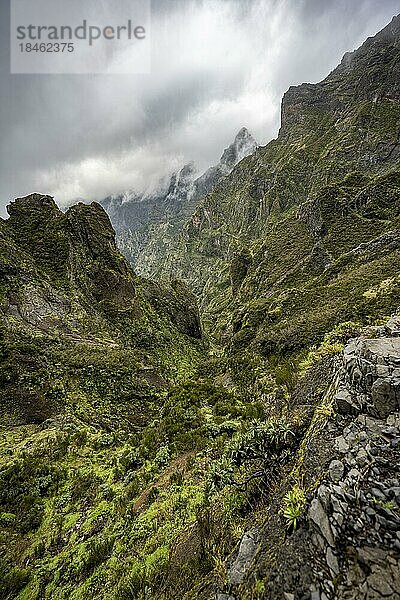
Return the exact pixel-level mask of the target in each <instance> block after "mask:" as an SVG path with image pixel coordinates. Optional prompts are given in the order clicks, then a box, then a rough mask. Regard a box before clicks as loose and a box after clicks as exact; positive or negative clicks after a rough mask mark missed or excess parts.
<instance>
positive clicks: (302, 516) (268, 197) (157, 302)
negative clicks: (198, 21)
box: [0, 17, 400, 600]
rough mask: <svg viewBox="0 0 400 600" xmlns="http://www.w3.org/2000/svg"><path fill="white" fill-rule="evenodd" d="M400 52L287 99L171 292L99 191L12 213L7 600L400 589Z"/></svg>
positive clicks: (169, 268)
mask: <svg viewBox="0 0 400 600" xmlns="http://www.w3.org/2000/svg"><path fill="white" fill-rule="evenodd" d="M399 44H400V17H396V18H395V19H394V20H393V21H392V23H391V24H390V25H388V27H387V28H385V29H384V30H383V31H382V32H380V33H379V34H378V35H377V36H376V37H375V38H371V39H369V40H367V42H366V43H365V44H364V45H363V46H362V47H361V48H360V49H359V50H357V51H355V52H354V53H353V54H351V55H346V56H345V58H344V59H343V61H342V63H341V65H340V66H339V67H338V68H337V69H336V70H335V71H333V73H331V75H330V76H328V78H327V79H326V80H325V81H324V82H322V83H320V84H316V85H310V84H305V85H303V86H300V87H298V88H291V89H290V90H289V92H288V93H287V94H286V95H285V97H284V100H283V104H282V127H281V130H280V134H279V137H278V139H277V140H274V141H272V142H271V143H270V144H269V145H268V146H266V147H265V148H258V149H257V150H256V152H255V153H253V154H252V155H251V156H249V157H247V158H244V160H242V161H240V163H239V164H238V165H237V166H236V167H235V168H234V169H233V171H232V172H231V173H230V174H227V175H226V176H225V177H224V178H223V179H221V181H220V183H218V184H217V185H216V187H215V188H214V189H213V191H212V192H211V193H209V194H208V195H206V197H205V199H204V200H203V201H201V202H200V205H199V206H198V207H197V208H196V210H195V212H194V214H193V216H191V217H190V218H189V220H188V221H187V222H186V224H184V225H183V226H182V224H181V223H180V224H179V226H182V230H181V231H180V234H179V239H178V242H177V243H176V244H175V240H176V235H175V234H176V232H174V236H173V240H172V242H173V243H172V242H171V240H169V242H168V244H169V246H168V247H169V248H171V247H172V246H171V244H172V245H174V244H175V245H174V248H173V250H171V252H170V255H169V256H166V257H164V258H163V262H162V264H161V265H160V271H161V272H162V274H163V275H164V276H165V277H164V279H165V280H167V279H168V276H170V275H172V279H171V281H169V282H168V283H159V282H154V281H149V280H146V279H144V278H143V277H139V276H138V275H136V274H135V272H134V270H132V268H131V266H130V265H129V264H128V262H127V260H126V259H125V258H124V257H123V256H122V255H121V254H120V252H119V251H118V250H117V247H116V244H115V233H114V231H113V228H112V226H111V223H110V221H109V219H108V217H107V215H106V213H105V211H104V210H103V209H102V208H101V206H100V205H98V204H96V203H93V204H91V205H83V204H79V205H77V206H74V207H71V208H70V209H69V210H68V211H66V213H62V212H61V211H60V210H59V209H58V207H57V206H56V204H55V202H54V200H53V199H52V198H50V197H49V196H44V195H40V194H34V195H31V196H28V197H26V198H21V199H18V200H16V201H15V203H13V204H11V205H10V206H9V208H8V211H9V215H10V217H9V219H7V220H5V221H3V220H1V221H0V242H1V245H0V274H1V280H0V327H1V334H2V337H1V341H0V377H1V390H0V410H1V416H2V428H1V430H0V444H1V448H2V453H1V458H0V582H1V583H0V589H1V592H0V596H1V597H3V598H19V599H20V600H31V599H32V600H39V599H42V598H52V599H53V598H54V599H57V600H66V599H67V598H68V599H69V598H71V599H73V600H86V598H89V597H90V598H95V599H99V600H100V599H103V598H111V599H115V600H117V599H118V600H119V599H125V598H138V599H142V600H144V599H149V598H154V599H164V600H167V599H171V600H172V599H175V598H186V599H187V600H192V599H194V598H198V599H204V600H205V599H206V598H207V599H210V600H211V599H213V600H242V599H243V600H246V599H249V600H261V599H264V598H271V599H276V600H278V599H279V600H281V598H284V600H300V599H304V600H327V599H328V600H334V599H340V600H345V599H350V598H356V599H359V600H367V599H368V600H369V599H373V600H375V599H376V600H380V599H381V598H398V597H399V576H400V573H399V571H400V567H399V564H400V563H399V559H400V540H399V537H398V529H399V523H400V497H399V489H400V488H399V479H398V467H397V465H398V460H399V448H400V421H399V411H400V396H399V389H400V383H399V382H400V370H399V369H400V362H399V361H400V348H399V343H398V341H399V340H400V337H399V335H400V334H399V332H400V326H399V320H398V317H392V318H390V317H391V315H392V314H394V313H398V310H399V307H400V274H399V258H400V256H399V255H400V231H399V225H400V173H399V163H400V154H399V151H400V146H399V140H398V132H399V131H400V105H399V102H400V89H399V82H400V73H399V64H400V63H399ZM213 187H214V186H213ZM197 201H199V199H198V200H196V202H197ZM161 254H162V252H161ZM181 278H182V279H183V280H185V281H186V283H182V282H181V281H180V279H181ZM190 288H191V289H192V290H194V292H195V294H196V295H197V297H198V299H199V302H200V311H201V314H202V317H203V326H202V325H201V323H200V319H199V312H198V309H197V305H196V301H195V297H194V295H193V293H192V292H191V291H190ZM203 329H204V330H205V332H206V334H204V333H203Z"/></svg>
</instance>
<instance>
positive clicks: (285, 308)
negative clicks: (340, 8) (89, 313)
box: [161, 17, 400, 353]
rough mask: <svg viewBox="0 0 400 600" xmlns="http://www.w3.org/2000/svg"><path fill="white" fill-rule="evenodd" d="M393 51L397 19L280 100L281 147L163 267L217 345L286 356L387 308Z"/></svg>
mask: <svg viewBox="0 0 400 600" xmlns="http://www.w3.org/2000/svg"><path fill="white" fill-rule="evenodd" d="M399 48H400V17H396V18H394V19H393V21H392V22H391V23H390V24H389V25H388V26H387V27H386V28H385V29H384V30H383V31H382V32H380V33H379V34H378V35H376V36H375V37H374V38H370V39H368V40H367V41H366V42H365V43H364V44H363V46H362V47H361V48H359V49H358V50H356V51H355V52H353V53H351V54H347V55H346V56H345V57H344V58H343V61H342V63H341V64H340V65H339V67H338V68H337V69H335V70H334V71H333V72H332V73H331V74H330V75H329V76H328V77H327V78H326V79H325V80H324V81H323V82H322V83H319V84H304V85H301V86H299V87H294V88H290V90H289V91H288V92H287V93H286V94H285V96H284V98H283V102H282V127H281V130H280V133H279V136H278V138H277V139H276V140H274V141H272V142H271V143H270V144H268V145H267V146H266V147H264V148H259V149H258V150H257V151H256V152H255V153H254V154H253V155H252V156H250V157H248V158H246V159H245V160H243V161H242V162H241V163H240V164H239V165H238V166H237V167H236V168H235V169H234V171H233V172H232V174H231V175H230V176H229V177H227V178H226V179H224V180H223V182H221V183H220V184H219V185H218V186H217V187H216V189H215V190H214V191H213V192H212V193H211V194H209V195H208V196H207V197H206V198H205V200H204V201H203V202H202V203H201V204H200V206H199V207H198V209H197V210H196V211H195V213H194V215H193V216H192V218H191V219H190V220H189V221H188V222H187V223H186V224H185V226H184V227H183V230H182V232H181V234H180V237H179V242H178V244H177V245H176V247H175V248H174V250H173V251H172V252H171V253H170V255H169V256H166V257H164V263H163V265H162V269H161V270H162V271H163V272H164V273H166V274H168V273H173V274H174V276H178V277H179V278H183V279H184V280H186V281H187V282H188V283H189V284H190V286H191V287H192V289H194V290H195V292H196V293H197V295H198V297H199V299H200V302H201V311H202V313H203V315H204V322H205V326H206V327H208V328H209V329H211V328H212V332H213V334H214V335H215V337H216V339H219V340H221V341H222V342H223V343H224V344H226V343H228V342H231V343H232V344H233V345H234V346H235V347H237V348H242V347H244V346H247V345H248V344H249V343H252V344H253V345H254V346H255V347H257V348H259V349H261V350H262V352H264V353H269V352H281V351H286V350H294V349H296V348H299V347H301V346H302V345H305V344H308V343H310V342H313V341H317V340H318V339H321V336H322V335H323V333H324V332H325V331H327V330H328V329H330V327H331V326H332V325H333V324H334V323H335V322H337V321H339V320H346V319H348V318H349V317H351V316H353V317H357V318H360V319H365V318H367V317H368V315H373V314H374V312H375V311H376V310H381V309H383V310H386V311H387V312H388V313H390V311H391V310H393V309H395V308H396V302H398V300H397V298H398V290H399V287H398V286H399V279H398V261H399V250H398V248H399V215H400V204H399V202H400V196H399V194H400V175H399V164H400V140H399V135H400V88H399V85H400V84H399V82H400V63H399ZM216 323H217V324H218V325H217V327H216Z"/></svg>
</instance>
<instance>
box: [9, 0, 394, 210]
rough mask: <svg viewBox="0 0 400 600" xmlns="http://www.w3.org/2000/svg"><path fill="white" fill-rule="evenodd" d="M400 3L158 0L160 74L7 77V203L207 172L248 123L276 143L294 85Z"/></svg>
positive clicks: (324, 68) (64, 198)
mask: <svg viewBox="0 0 400 600" xmlns="http://www.w3.org/2000/svg"><path fill="white" fill-rule="evenodd" d="M108 1H111V0H108ZM395 4H396V2H394V1H393V2H392V1H391V0H387V1H386V2H382V3H379V6H378V5H377V3H376V2H375V1H374V0H352V1H351V2H350V1H349V0H336V1H333V2H331V3H325V2H317V1H316V0H168V2H165V1H163V0H153V7H154V8H153V31H152V44H153V57H152V64H153V67H152V73H151V75H132V76H123V75H113V76H112V75H109V76H36V77H35V76H31V77H25V76H14V77H10V76H7V75H6V74H4V76H3V85H2V90H1V94H2V98H0V101H1V110H2V116H1V118H2V138H1V142H0V143H1V148H0V152H1V156H0V158H1V163H2V170H1V172H0V188H1V192H2V201H3V204H4V203H6V202H8V201H9V200H10V199H12V198H13V197H15V196H17V195H23V194H27V193H30V192H32V191H34V190H39V191H43V192H46V193H50V194H52V195H54V196H55V197H56V200H57V201H58V202H59V203H60V204H63V205H65V204H68V203H70V202H72V201H74V200H75V199H77V198H83V199H87V200H93V199H101V198H103V197H105V196H106V195H108V194H110V193H113V192H120V191H123V190H125V189H127V188H132V187H135V188H136V187H137V188H141V187H144V186H148V185H151V184H152V182H154V181H157V180H158V179H159V177H160V176H161V175H162V174H163V173H165V172H166V171H169V170H171V169H172V168H174V167H176V166H177V165H179V164H182V163H184V162H189V161H191V160H194V161H195V162H196V164H198V165H199V167H200V168H206V167H207V166H208V165H209V164H212V163H214V162H215V161H216V160H217V159H218V158H219V156H220V155H221V153H222V150H223V148H224V147H226V146H227V145H228V144H229V143H230V142H231V140H232V139H233V137H234V135H235V134H236V132H237V131H238V130H239V129H240V128H241V127H242V126H246V127H248V129H249V130H250V131H251V132H252V133H253V135H254V136H255V137H256V138H257V140H258V141H259V142H260V143H263V144H264V143H266V142H268V141H269V140H270V139H271V138H272V137H273V136H275V135H276V133H277V130H278V126H279V115H280V100H281V96H282V94H283V92H284V91H285V90H286V89H287V88H288V87H289V85H291V84H297V83H300V82H302V81H317V80H319V79H321V78H322V77H323V76H324V75H326V74H327V73H328V72H329V70H330V69H332V68H333V67H334V66H335V65H336V64H337V63H338V61H339V60H340V58H341V56H342V54H343V53H344V52H345V51H347V50H351V49H353V48H354V47H356V46H357V45H359V44H360V43H361V42H362V41H363V40H364V39H365V37H367V35H371V34H374V33H375V32H376V31H377V30H378V29H380V28H381V27H383V26H384V25H385V23H386V22H388V21H389V20H390V18H391V16H392V13H393V14H394V10H395V8H394V7H395ZM0 16H1V15H0ZM113 59H114V60H118V57H114V58H113Z"/></svg>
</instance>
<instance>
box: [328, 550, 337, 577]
mask: <svg viewBox="0 0 400 600" xmlns="http://www.w3.org/2000/svg"><path fill="white" fill-rule="evenodd" d="M326 562H327V564H328V567H329V570H330V572H331V576H332V578H333V577H336V576H337V575H338V574H339V563H338V560H337V558H336V556H335V555H334V554H333V552H332V548H328V549H327V551H326Z"/></svg>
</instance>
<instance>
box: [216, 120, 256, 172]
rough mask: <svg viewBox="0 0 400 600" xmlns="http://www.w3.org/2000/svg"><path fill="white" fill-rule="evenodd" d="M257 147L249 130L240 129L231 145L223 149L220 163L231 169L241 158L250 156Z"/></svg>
mask: <svg viewBox="0 0 400 600" xmlns="http://www.w3.org/2000/svg"><path fill="white" fill-rule="evenodd" d="M257 146H258V144H257V142H256V140H255V139H254V138H253V136H252V135H251V133H250V132H249V130H248V129H247V128H246V127H242V128H241V129H240V130H239V131H238V133H237V134H236V137H235V139H234V141H233V142H232V144H231V145H230V146H228V148H225V150H224V152H223V154H222V156H221V161H220V162H221V163H222V164H223V165H225V166H227V167H229V168H230V169H233V167H234V166H235V165H236V164H237V163H238V162H240V161H241V160H242V159H243V158H245V157H246V156H249V154H252V153H253V152H254V151H255V149H256V148H257Z"/></svg>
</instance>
